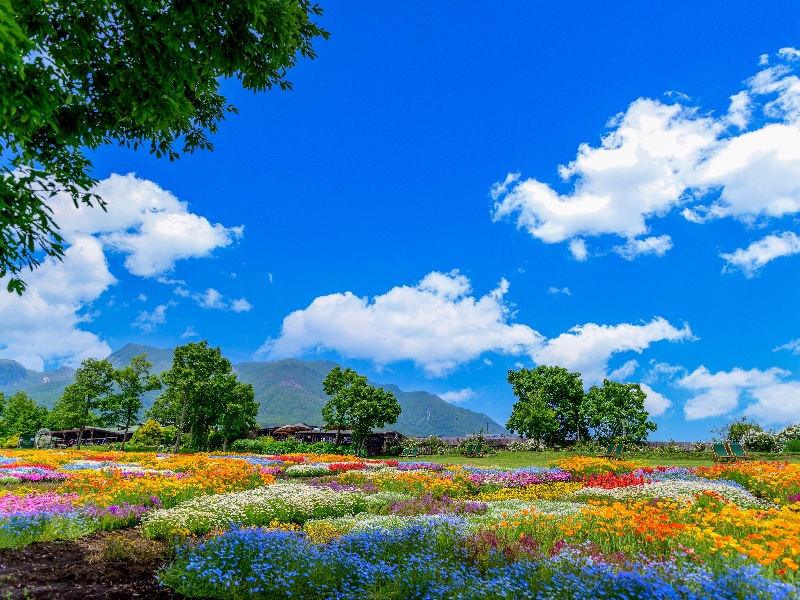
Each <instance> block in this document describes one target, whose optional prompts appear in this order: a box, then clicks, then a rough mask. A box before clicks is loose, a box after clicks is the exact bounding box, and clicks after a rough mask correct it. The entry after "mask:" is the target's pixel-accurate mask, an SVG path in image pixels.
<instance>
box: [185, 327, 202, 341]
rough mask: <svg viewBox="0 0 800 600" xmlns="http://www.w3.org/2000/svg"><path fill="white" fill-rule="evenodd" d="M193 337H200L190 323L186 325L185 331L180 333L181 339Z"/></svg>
mask: <svg viewBox="0 0 800 600" xmlns="http://www.w3.org/2000/svg"><path fill="white" fill-rule="evenodd" d="M193 337H200V334H199V333H197V332H196V331H195V330H194V327H192V326H191V325H189V327H187V328H186V331H184V332H183V333H182V334H181V339H186V338H193Z"/></svg>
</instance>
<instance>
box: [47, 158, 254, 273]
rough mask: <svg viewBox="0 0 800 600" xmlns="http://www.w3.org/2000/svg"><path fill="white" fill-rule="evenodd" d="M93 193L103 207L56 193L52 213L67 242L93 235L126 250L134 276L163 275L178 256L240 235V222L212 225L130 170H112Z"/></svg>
mask: <svg viewBox="0 0 800 600" xmlns="http://www.w3.org/2000/svg"><path fill="white" fill-rule="evenodd" d="M95 193H97V194H98V195H99V196H100V197H101V198H103V200H105V201H106V202H107V206H106V211H105V212H104V211H103V210H100V209H98V208H88V207H86V206H81V207H80V208H77V209H76V208H75V206H74V204H73V203H72V200H71V199H70V197H69V196H68V195H66V194H61V195H56V196H55V197H53V198H52V199H50V200H48V204H49V205H50V206H51V208H52V209H53V218H54V220H55V221H56V223H58V224H59V226H60V227H61V234H62V235H63V236H64V238H65V239H67V241H71V240H72V238H73V236H76V235H87V234H88V235H96V236H97V237H98V239H99V240H100V241H101V242H102V243H103V245H104V247H105V248H108V249H110V250H113V251H117V252H121V253H123V254H125V255H126V258H125V267H126V268H127V269H128V271H130V272H131V273H132V274H134V275H139V276H142V277H155V276H158V275H162V274H163V273H166V272H168V271H170V270H171V269H172V268H173V267H174V265H175V262H176V261H178V260H181V259H185V258H200V257H204V256H208V255H210V254H211V253H212V252H213V251H214V250H215V249H217V248H222V247H225V246H228V245H230V244H231V243H232V242H233V241H234V240H236V239H239V238H240V237H241V236H242V232H243V228H242V227H225V226H223V225H221V224H219V223H216V224H213V225H212V224H211V223H210V222H209V221H208V220H207V219H206V218H205V217H202V216H199V215H196V214H194V213H192V212H190V211H189V205H188V203H186V202H184V201H181V200H178V198H176V197H175V196H174V195H172V194H171V193H170V192H168V191H167V190H164V189H162V188H160V187H159V186H158V185H157V184H155V183H153V182H152V181H148V180H146V179H139V178H137V177H136V176H135V175H133V174H132V173H129V174H128V175H117V174H113V175H111V176H110V177H109V178H108V179H104V180H103V181H101V182H100V183H99V184H98V185H97V187H96V189H95Z"/></svg>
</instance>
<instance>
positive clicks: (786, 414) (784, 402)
mask: <svg viewBox="0 0 800 600" xmlns="http://www.w3.org/2000/svg"><path fill="white" fill-rule="evenodd" d="M750 394H751V395H752V397H753V398H754V399H755V402H753V403H752V404H750V405H748V406H747V408H745V410H744V412H745V414H748V415H750V416H752V417H755V418H756V419H757V420H759V421H761V422H765V423H781V424H786V423H789V422H793V421H794V422H796V421H797V415H798V414H800V381H789V382H786V383H776V384H773V385H766V386H763V387H756V388H754V389H753V390H752V391H751V392H750Z"/></svg>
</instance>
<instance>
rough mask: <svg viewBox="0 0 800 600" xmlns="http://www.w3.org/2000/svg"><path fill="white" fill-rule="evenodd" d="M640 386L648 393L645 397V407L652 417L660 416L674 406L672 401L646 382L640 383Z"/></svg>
mask: <svg viewBox="0 0 800 600" xmlns="http://www.w3.org/2000/svg"><path fill="white" fill-rule="evenodd" d="M639 387H641V388H642V391H643V392H644V393H645V394H647V397H646V398H645V399H644V408H645V410H646V411H647V412H649V413H650V416H651V417H660V416H661V415H663V414H664V413H665V412H667V410H668V409H669V408H670V407H671V406H672V401H671V400H670V399H669V398H665V397H664V396H662V395H661V394H659V393H658V392H657V391H655V390H654V389H653V388H651V387H650V386H649V385H647V384H646V383H640V384H639Z"/></svg>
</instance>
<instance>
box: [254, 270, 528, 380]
mask: <svg viewBox="0 0 800 600" xmlns="http://www.w3.org/2000/svg"><path fill="white" fill-rule="evenodd" d="M508 287H509V286H508V282H507V281H506V280H502V281H501V282H500V284H499V285H498V287H497V288H496V289H494V290H492V291H491V292H489V293H488V294H486V295H485V296H482V297H479V298H476V297H474V296H472V295H470V294H471V291H472V290H471V287H470V284H469V280H468V279H467V277H465V276H464V275H461V274H460V273H459V272H458V271H452V272H450V273H439V272H433V273H430V274H428V275H426V276H425V278H423V279H422V281H421V282H419V283H418V284H417V285H415V286H401V287H395V288H393V289H391V290H389V291H388V292H386V293H385V294H382V295H379V296H376V297H375V298H373V299H372V300H369V299H367V298H359V297H358V296H356V295H355V294H353V293H352V292H345V293H343V294H330V295H328V296H321V297H319V298H317V299H315V300H314V301H313V302H312V303H311V305H310V306H309V307H308V308H306V309H304V310H298V311H295V312H293V313H291V314H290V315H288V316H287V317H286V318H285V319H284V320H283V327H282V329H281V336H280V337H279V338H278V339H277V340H274V341H269V342H268V343H267V344H265V345H264V346H263V347H262V348H261V350H260V352H261V353H263V354H266V355H267V356H269V358H270V359H277V358H283V357H287V356H298V355H300V354H302V353H304V352H306V351H308V350H312V349H314V348H328V349H332V350H336V351H338V352H340V353H341V354H343V355H344V356H347V357H349V358H365V359H369V360H372V361H373V362H375V363H376V364H378V365H385V364H388V363H390V362H395V361H401V360H411V361H413V362H414V363H415V364H417V365H418V366H420V367H421V368H423V369H424V370H425V371H426V373H428V374H429V375H432V376H442V375H445V374H446V373H448V372H450V371H452V370H453V369H455V368H456V367H457V366H458V365H460V364H463V363H465V362H468V361H471V360H473V359H475V358H477V357H478V356H480V355H481V354H482V353H484V352H489V351H491V352H498V353H501V354H512V355H518V354H523V353H530V352H531V350H532V349H533V348H535V347H537V346H538V345H539V344H541V342H542V339H543V338H542V336H541V335H540V334H539V333H538V332H536V331H534V330H533V329H531V328H530V327H527V326H526V325H520V324H515V323H510V319H511V311H510V309H509V308H508V306H507V304H506V302H505V295H506V293H507V291H508Z"/></svg>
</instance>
